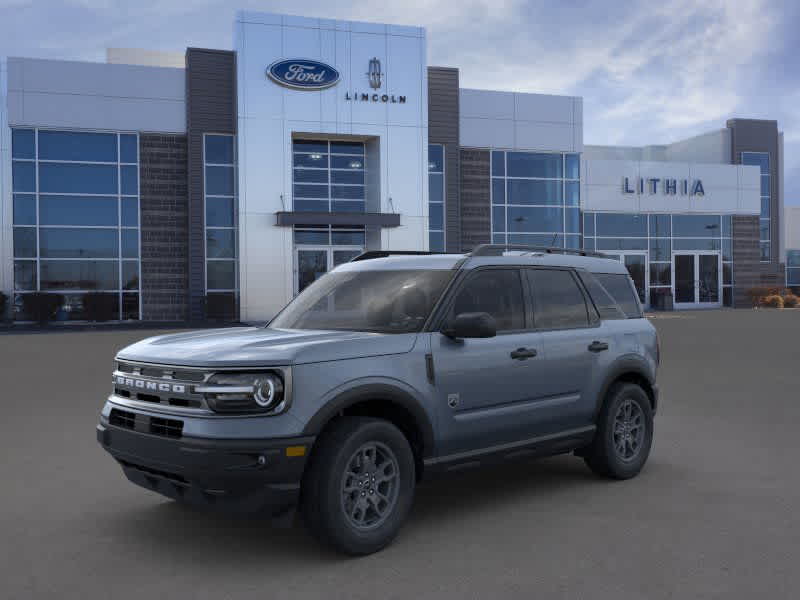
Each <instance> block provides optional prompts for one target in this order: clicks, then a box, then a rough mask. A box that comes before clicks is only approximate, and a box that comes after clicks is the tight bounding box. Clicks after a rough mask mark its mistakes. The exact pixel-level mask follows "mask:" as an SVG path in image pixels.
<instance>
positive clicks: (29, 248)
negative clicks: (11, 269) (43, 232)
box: [14, 227, 36, 258]
mask: <svg viewBox="0 0 800 600" xmlns="http://www.w3.org/2000/svg"><path fill="white" fill-rule="evenodd" d="M14 256H15V257H17V258H36V228H35V227H14Z"/></svg>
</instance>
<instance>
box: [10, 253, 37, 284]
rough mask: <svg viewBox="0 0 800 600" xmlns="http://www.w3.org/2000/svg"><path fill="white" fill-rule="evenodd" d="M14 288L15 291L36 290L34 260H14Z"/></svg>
mask: <svg viewBox="0 0 800 600" xmlns="http://www.w3.org/2000/svg"><path fill="white" fill-rule="evenodd" d="M14 290H16V291H35V290H36V261H35V260H15V261H14Z"/></svg>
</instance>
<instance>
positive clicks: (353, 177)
mask: <svg viewBox="0 0 800 600" xmlns="http://www.w3.org/2000/svg"><path fill="white" fill-rule="evenodd" d="M318 172H319V171H318ZM322 173H325V171H322ZM429 177H431V178H436V177H438V178H439V180H441V178H442V175H436V174H431V175H429ZM324 181H325V180H324V179H323V182H324ZM331 183H354V184H360V185H363V184H364V171H352V170H351V171H331Z"/></svg>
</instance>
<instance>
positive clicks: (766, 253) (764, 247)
mask: <svg viewBox="0 0 800 600" xmlns="http://www.w3.org/2000/svg"><path fill="white" fill-rule="evenodd" d="M758 246H759V250H760V251H761V261H762V262H767V261H769V257H770V255H771V253H772V250H771V248H770V243H769V242H761V243H760V244H759V245H758Z"/></svg>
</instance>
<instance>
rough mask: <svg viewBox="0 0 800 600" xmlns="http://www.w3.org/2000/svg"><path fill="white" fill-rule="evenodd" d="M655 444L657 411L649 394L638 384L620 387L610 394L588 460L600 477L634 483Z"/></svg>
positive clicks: (585, 455)
mask: <svg viewBox="0 0 800 600" xmlns="http://www.w3.org/2000/svg"><path fill="white" fill-rule="evenodd" d="M652 443H653V410H652V408H651V406H650V399H649V398H648V396H647V393H646V392H645V391H644V390H643V389H642V388H641V387H639V386H638V385H636V384H634V383H617V384H614V385H613V386H612V387H611V389H610V390H609V391H608V395H607V396H606V401H605V402H604V403H603V408H602V409H601V411H600V415H599V418H598V422H597V432H596V433H595V438H594V440H593V441H592V443H591V444H590V445H589V447H588V448H586V450H585V452H584V460H585V461H586V464H587V465H589V468H590V469H592V471H594V472H595V473H597V474H598V475H602V476H604V477H611V478H613V479H630V478H631V477H635V476H636V475H638V474H639V471H641V470H642V467H644V464H645V462H647V457H648V456H649V455H650V446H651V445H652Z"/></svg>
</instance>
